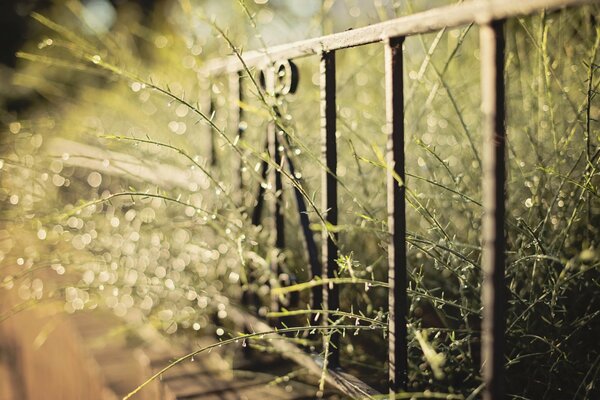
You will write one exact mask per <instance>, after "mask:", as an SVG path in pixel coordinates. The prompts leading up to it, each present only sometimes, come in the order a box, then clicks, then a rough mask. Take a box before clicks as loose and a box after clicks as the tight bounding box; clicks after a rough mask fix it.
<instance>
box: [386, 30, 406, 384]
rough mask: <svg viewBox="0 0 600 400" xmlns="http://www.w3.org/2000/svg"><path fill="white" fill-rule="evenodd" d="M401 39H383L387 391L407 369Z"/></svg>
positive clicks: (402, 380)
mask: <svg viewBox="0 0 600 400" xmlns="http://www.w3.org/2000/svg"><path fill="white" fill-rule="evenodd" d="M403 42H404V38H403V37H399V38H389V39H388V40H386V42H385V88H386V123H387V135H388V140H387V164H388V165H387V212H388V232H389V234H390V240H389V245H388V284H389V289H388V304H389V317H388V334H389V336H388V346H389V349H388V361H389V391H390V394H394V393H397V392H398V391H400V390H406V370H407V343H406V314H407V310H408V305H407V295H406V283H407V281H406V276H407V275H406V205H405V186H404V178H405V175H404V81H403V60H402V44H403Z"/></svg>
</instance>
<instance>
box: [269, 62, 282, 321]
mask: <svg viewBox="0 0 600 400" xmlns="http://www.w3.org/2000/svg"><path fill="white" fill-rule="evenodd" d="M276 71H277V70H275V69H274V68H273V67H270V68H268V69H267V71H266V72H267V73H266V74H265V89H266V91H267V93H270V94H271V95H273V96H274V95H275V90H276V83H277V81H276ZM275 112H277V110H275ZM279 132H280V130H279V128H278V126H277V123H276V122H275V121H269V122H268V124H267V144H268V150H269V158H270V159H271V161H272V163H273V164H274V165H270V166H265V167H266V168H270V174H269V189H270V191H271V193H272V194H273V199H272V201H271V202H270V206H271V210H270V211H271V212H270V215H271V217H272V218H273V230H274V234H275V237H274V242H273V244H274V249H275V251H276V253H275V254H274V255H273V256H272V259H271V273H272V274H273V278H274V279H275V280H279V278H280V275H281V273H282V268H281V261H280V253H281V252H282V251H283V249H284V248H285V225H284V219H283V204H282V198H283V185H282V181H281V168H282V162H283V159H282V155H283V152H282V151H281V149H280V144H279V142H280V140H281V139H280V138H279ZM279 309H280V304H279V298H278V297H277V296H272V301H271V311H279Z"/></svg>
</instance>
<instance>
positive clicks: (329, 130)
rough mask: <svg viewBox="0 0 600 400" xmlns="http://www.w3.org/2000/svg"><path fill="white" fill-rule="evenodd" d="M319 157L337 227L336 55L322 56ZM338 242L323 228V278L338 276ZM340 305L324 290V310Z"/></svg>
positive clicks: (332, 340)
mask: <svg viewBox="0 0 600 400" xmlns="http://www.w3.org/2000/svg"><path fill="white" fill-rule="evenodd" d="M320 68H321V146H322V147H321V153H322V160H323V165H325V167H326V168H325V169H324V170H323V172H322V182H321V206H322V208H323V210H324V213H325V221H326V222H327V224H328V225H330V226H336V225H337V223H338V206H337V177H336V174H337V140H336V136H335V131H336V109H335V107H336V102H335V99H336V92H335V89H336V88H335V85H336V82H335V53H334V52H327V53H323V54H322V55H321V65H320ZM337 238H338V235H337V233H336V232H335V231H330V230H329V229H328V227H327V226H324V227H323V233H322V241H323V243H322V246H323V247H322V250H321V256H322V260H323V262H322V268H323V271H322V276H321V277H322V278H335V277H336V276H337V263H336V260H337V256H338V254H337V253H338V248H337ZM339 306H340V303H339V289H338V287H337V285H324V286H323V309H326V310H337V309H338V308H339ZM335 320H336V317H335V316H334V315H331V314H328V313H324V315H323V323H324V324H328V323H331V324H333V323H335ZM325 340H329V344H328V346H329V357H328V361H329V363H330V365H331V366H337V365H339V351H338V349H339V344H340V336H339V334H338V333H333V334H331V336H330V337H325Z"/></svg>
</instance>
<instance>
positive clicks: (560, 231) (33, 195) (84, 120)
mask: <svg viewBox="0 0 600 400" xmlns="http://www.w3.org/2000/svg"><path fill="white" fill-rule="evenodd" d="M34 3H35V2H32V3H30V4H29V6H25V5H24V4H25V3H21V4H20V5H19V6H20V7H21V8H22V10H21V11H19V12H20V13H21V14H23V15H32V18H27V19H26V27H27V28H26V29H27V32H28V34H27V36H23V35H22V34H19V38H21V37H27V38H28V40H26V41H22V42H23V43H22V44H21V43H19V41H18V40H13V41H11V42H10V43H18V45H19V47H20V49H21V50H20V51H19V52H18V53H17V58H16V62H15V61H14V59H10V58H7V59H6V61H5V63H6V65H7V66H5V67H3V69H2V74H3V76H5V77H6V79H3V81H2V94H1V98H0V101H1V102H2V105H3V109H2V111H1V115H0V118H1V122H2V137H1V140H2V143H1V151H2V154H1V157H2V158H1V160H0V179H1V180H2V185H1V192H0V201H1V202H2V206H1V210H2V211H1V219H2V226H1V230H0V241H1V242H0V259H1V263H2V269H1V275H0V281H1V282H2V286H3V287H4V288H6V289H7V290H14V291H17V293H18V295H19V297H20V298H21V299H22V301H23V304H22V305H21V306H20V307H26V306H33V305H35V304H37V303H39V302H43V301H46V300H51V299H60V300H61V301H62V300H64V309H65V311H66V312H68V313H73V312H76V311H80V310H94V309H110V310H112V312H114V314H115V315H117V316H118V317H121V318H124V319H125V320H126V321H127V322H128V324H129V326H130V327H131V332H132V334H133V335H134V334H135V332H136V330H137V329H140V328H141V327H142V326H147V325H150V326H152V327H155V328H157V329H159V330H160V331H161V332H163V333H164V334H170V335H173V336H174V337H176V338H178V340H182V341H186V340H189V338H191V337H194V335H198V334H205V335H217V336H219V337H227V335H228V332H233V329H234V327H233V326H232V325H231V323H230V322H229V320H228V309H229V308H230V307H237V306H239V304H240V297H241V293H242V290H241V288H244V289H245V290H251V291H253V292H255V293H257V294H258V296H259V297H260V298H261V299H262V304H263V305H262V306H259V307H258V310H257V311H258V312H259V314H261V315H263V316H265V315H266V314H267V312H268V311H269V310H268V308H267V306H266V305H268V304H269V301H268V298H267V286H266V285H267V284H268V283H269V282H271V283H272V284H277V279H276V278H277V277H274V276H272V273H271V272H270V269H269V265H270V262H271V260H273V259H278V260H279V261H280V262H281V263H282V264H283V265H284V267H285V276H284V277H283V278H285V279H284V280H285V281H287V282H290V281H295V282H304V281H306V280H307V279H309V278H310V277H309V275H308V270H309V268H307V260H306V256H305V252H304V250H303V248H304V243H303V240H302V237H301V235H300V228H299V222H298V214H297V211H296V205H295V203H294V198H293V194H292V184H291V182H292V180H291V179H285V182H284V193H283V196H284V204H285V213H286V240H287V246H286V249H285V250H284V251H283V252H281V253H277V252H275V251H274V249H273V247H272V245H271V243H272V237H271V236H272V233H273V232H272V231H271V229H269V226H271V224H272V218H271V216H269V215H267V214H265V215H263V225H261V226H253V225H252V223H251V215H252V210H253V207H254V205H255V203H256V193H257V190H258V187H259V186H260V185H263V186H264V187H266V188H267V200H269V198H272V195H273V194H272V190H270V188H269V186H268V182H265V181H263V179H262V178H261V176H260V173H259V169H260V164H261V161H262V160H263V159H265V157H268V156H267V155H266V154H265V149H264V141H265V130H266V124H267V123H268V120H269V107H271V105H270V104H272V103H273V102H278V108H279V110H280V111H281V113H282V121H281V125H282V126H281V127H282V134H283V135H284V136H285V137H286V138H288V139H289V146H288V148H287V149H286V155H287V156H288V157H290V159H292V160H293V162H294V163H295V165H296V170H297V175H296V177H295V178H297V179H294V180H293V181H294V182H299V181H300V180H301V184H302V185H303V188H304V189H305V191H306V193H307V198H306V200H307V202H308V203H309V205H310V204H315V205H316V206H315V207H310V206H309V211H308V213H309V216H310V219H311V222H312V223H313V224H317V225H318V224H319V219H318V213H319V212H323V210H321V209H320V208H319V207H320V206H319V205H318V204H319V201H318V199H319V198H320V179H321V173H322V166H321V164H320V162H319V161H318V160H319V157H320V145H319V144H318V143H319V137H320V136H319V118H318V117H317V115H318V110H319V108H318V107H319V105H318V102H319V89H318V82H319V75H318V60H317V58H316V57H310V58H305V59H300V60H298V62H297V64H298V67H299V71H300V86H299V88H298V91H297V93H296V94H295V95H290V96H286V97H285V98H278V99H268V100H269V101H267V102H266V103H265V102H263V101H262V100H261V98H260V96H258V95H257V93H258V89H257V88H256V87H253V85H252V82H251V80H250V79H248V74H256V72H257V71H246V73H245V75H244V78H243V82H244V101H243V102H242V103H241V104H240V103H239V102H238V101H237V100H236V98H235V97H234V96H233V95H232V93H231V91H230V90H229V89H230V87H229V85H230V83H229V78H228V77H226V76H222V77H210V78H208V79H207V78H206V77H205V76H203V75H202V74H201V73H200V71H201V69H202V67H203V65H204V64H205V63H206V62H207V61H208V60H211V59H214V58H218V57H224V56H228V55H230V54H231V53H232V48H231V47H230V45H229V44H228V41H229V42H230V43H233V44H234V46H235V47H236V49H237V50H238V51H239V50H242V49H244V50H245V49H257V48H262V47H265V46H272V45H276V44H281V43H287V42H290V41H294V40H300V39H304V38H310V37H315V36H319V35H321V34H327V33H332V32H338V31H342V30H346V29H350V28H355V27H359V26H364V25H367V24H371V23H376V22H380V21H383V20H388V19H391V18H394V17H398V16H402V15H408V14H412V13H415V12H418V11H423V10H426V9H429V8H431V7H435V6H440V5H445V4H450V3H454V2H453V1H414V2H413V1H402V2H400V1H391V0H389V1H386V0H378V1H372V2H369V1H359V0H324V1H318V0H306V1H302V2H300V1H283V0H270V1H269V0H260V1H259V0H255V1H249V0H247V1H241V0H240V1H229V2H224V1H209V0H205V1H200V0H197V1H194V0H180V1H174V0H173V1H167V0H156V1H149V0H148V1H145V2H127V1H115V2H108V1H106V0H90V1H87V2H78V1H58V0H57V1H54V2H51V3H50V2H40V3H39V4H37V5H36V4H34ZM7 4H8V3H7ZM23 10H24V11H23ZM34 10H37V11H35V12H34V13H33V14H31V12H32V11H34ZM36 12H39V13H40V14H37V13H36ZM597 16H598V6H597V5H594V6H584V7H581V8H580V9H576V10H568V11H559V12H553V13H541V14H539V15H535V16H531V17H527V18H517V19H513V20H510V21H508V22H507V24H506V39H507V57H506V68H505V74H506V77H507V85H508V86H507V101H508V104H507V106H508V122H507V126H508V157H509V158H508V160H509V165H508V168H509V170H508V199H509V200H508V201H509V204H508V207H507V210H508V214H507V220H506V227H507V234H508V251H507V257H508V260H507V286H508V297H509V312H508V323H507V326H508V334H507V336H508V345H507V352H506V365H507V367H508V379H509V380H510V382H511V385H510V387H509V388H508V391H509V392H510V394H511V396H512V397H513V398H519V399H539V398H560V399H563V398H593V396H594V395H597V394H598V387H597V382H598V374H599V371H600V353H599V351H598V350H599V349H598V346H597V344H596V340H595V338H597V337H598V336H599V335H600V322H599V321H600V320H599V314H600V304H599V303H598V302H599V301H600V286H599V285H600V282H599V281H598V279H599V274H598V268H599V266H600V263H599V249H598V234H599V232H598V228H599V227H600V202H599V200H598V196H599V193H598V183H599V182H600V177H599V176H600V175H599V173H598V158H599V150H600V147H598V140H599V139H600V137H599V132H600V130H599V126H598V118H599V117H600V108H599V103H598V101H597V98H596V94H597V89H598V85H599V83H600V72H598V63H599V61H598V60H599V56H598V47H599V40H600V30H599V29H600V26H599V25H598V20H597ZM15 21H16V20H15ZM23 29H24V28H23ZM23 29H21V30H20V31H19V30H16V31H14V32H15V35H16V32H24V30H23ZM219 30H221V32H220V33H219ZM224 36H225V37H226V39H227V40H224V39H225V38H224ZM478 37H479V36H478V28H477V26H465V27H462V28H459V29H451V30H450V29H448V30H442V31H440V32H437V33H432V34H428V35H421V36H414V37H410V38H408V39H407V40H406V43H405V83H406V89H405V90H406V93H405V98H406V104H405V108H406V127H407V128H406V131H407V134H408V137H407V145H406V156H407V160H406V165H407V182H406V185H407V200H408V202H409V206H408V208H407V220H408V231H409V235H408V257H409V265H410V270H409V277H410V286H409V297H410V299H409V300H410V324H409V352H410V372H409V378H410V382H411V387H410V389H414V390H425V389H429V390H433V391H440V392H445V393H456V394H460V395H464V396H465V397H468V396H471V397H469V398H475V397H476V396H477V393H478V390H480V387H481V386H480V383H481V380H480V376H479V367H478V366H479V363H480V359H479V358H480V357H479V338H480V335H479V331H480V311H481V310H480V309H481V304H480V300H479V296H480V288H481V285H480V282H481V273H480V255H481V251H480V250H481V247H480V239H479V228H480V221H481V213H482V208H481V203H480V201H481V200H480V199H481V191H480V180H481V159H480V148H481V133H480V113H479V104H480V88H479V59H478V57H479V50H478ZM4 38H6V36H4ZM5 40H6V39H5ZM15 50H16V49H15ZM337 57H338V71H337V80H338V154H339V166H338V181H339V185H340V189H339V207H340V221H339V226H337V227H336V230H337V231H339V232H340V240H339V246H340V255H339V264H340V277H352V278H360V279H365V280H367V281H370V282H372V283H373V285H371V284H370V283H368V282H367V283H365V284H362V283H361V284H354V285H342V286H341V309H342V310H343V311H345V312H348V313H351V314H352V315H353V316H354V317H348V316H346V317H344V318H345V321H346V322H348V323H354V322H355V321H356V323H359V318H362V316H366V317H368V318H370V319H371V322H369V321H364V320H363V321H362V322H360V323H361V324H363V325H364V329H359V330H355V331H353V332H350V331H349V332H345V333H344V337H343V339H342V349H341V351H342V360H343V361H342V363H343V366H344V367H345V368H346V369H348V370H350V371H351V372H354V373H356V374H358V375H359V376H361V378H363V379H364V380H365V381H367V382H369V383H371V384H373V385H374V386H376V387H379V388H382V387H384V385H385V376H386V372H385V369H386V362H385V360H386V351H387V348H386V341H385V336H386V331H385V328H384V326H385V322H386V318H387V314H386V313H387V289H385V288H384V287H379V286H377V282H378V281H386V280H387V267H386V264H387V254H386V252H387V240H388V237H387V227H386V208H385V204H386V200H385V193H386V192H385V168H386V166H385V163H384V161H383V159H382V154H384V151H385V132H384V123H385V115H384V112H385V110H384V91H385V87H384V80H383V46H382V45H381V44H374V45H368V46H364V47H361V48H357V49H350V50H344V51H340V52H338V56H337ZM267 97H268V96H267ZM211 100H212V102H213V103H214V110H213V111H214V115H213V113H212V111H211V109H210V108H209V105H210V102H211ZM237 106H241V107H242V108H243V110H244V119H243V121H242V122H241V127H242V128H243V131H244V135H243V137H241V138H240V137H236V136H237V135H238V126H237V121H235V115H234V113H235V112H236V109H237ZM201 113H202V115H205V116H208V117H210V118H211V121H212V124H214V126H213V127H211V124H210V123H208V122H207V121H206V119H204V118H203V117H202V115H201ZM232 121H235V122H232ZM213 128H214V129H213ZM240 159H241V160H242V163H241V166H242V170H241V173H242V182H243V185H244V189H243V190H240V189H238V188H237V187H236V186H235V185H236V179H237V178H236V177H237V176H238V173H239V172H238V171H237V170H236V168H235V166H237V165H239V163H240V161H239V160H240ZM314 235H315V238H316V240H317V242H318V241H319V240H320V236H321V233H320V227H318V226H317V229H316V230H315V232H314ZM54 275H58V276H59V277H58V278H56V277H53V276H54ZM307 300H308V293H307V292H302V293H301V300H300V305H299V306H298V307H299V308H300V309H302V308H305V307H306V302H307ZM6 317H9V316H8V315H7V316H2V317H0V318H6ZM0 320H1V319H0ZM287 323H288V325H289V326H304V325H306V324H311V323H313V320H312V316H309V317H308V318H307V317H306V315H301V316H300V317H298V316H296V317H294V318H289V320H287ZM382 323H383V324H382ZM365 324H366V325H365ZM370 328H372V329H370ZM308 349H309V350H312V351H315V352H320V351H321V346H320V344H319V342H318V341H315V342H314V343H312V344H311V345H310V346H309V347H308ZM432 354H434V355H435V356H432Z"/></svg>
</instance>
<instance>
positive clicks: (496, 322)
mask: <svg viewBox="0 0 600 400" xmlns="http://www.w3.org/2000/svg"><path fill="white" fill-rule="evenodd" d="M503 24H504V23H503V21H494V22H491V23H490V24H485V25H482V26H481V27H480V47H481V49H480V54H481V109H482V112H483V157H482V158H483V220H482V237H481V239H482V246H483V249H482V256H481V264H482V269H483V285H482V289H481V297H482V305H483V321H482V349H481V353H482V370H483V381H484V383H485V390H484V394H483V398H484V399H485V400H500V399H503V397H504V371H503V370H504V330H505V326H506V323H505V308H506V305H505V304H506V289H505V281H504V279H505V278H504V268H505V267H504V265H505V254H504V252H505V232H504V212H505V203H504V202H505V181H506V160H505V140H506V128H505V103H504V102H505V98H504V46H505V45H504V34H503Z"/></svg>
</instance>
